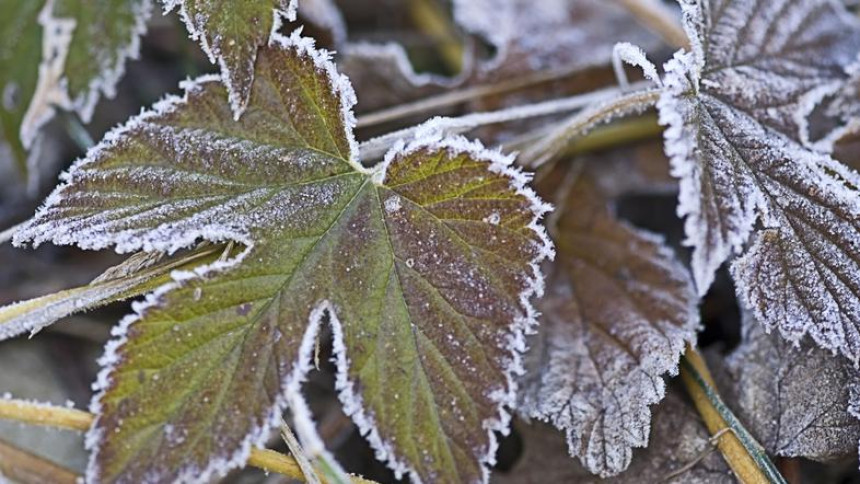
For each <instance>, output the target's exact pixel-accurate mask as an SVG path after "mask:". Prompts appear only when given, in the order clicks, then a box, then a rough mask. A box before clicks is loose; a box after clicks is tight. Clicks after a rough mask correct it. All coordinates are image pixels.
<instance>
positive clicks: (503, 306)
mask: <svg viewBox="0 0 860 484" xmlns="http://www.w3.org/2000/svg"><path fill="white" fill-rule="evenodd" d="M326 56H327V54H325V53H320V52H317V51H314V50H313V48H312V44H311V43H310V42H309V41H308V40H307V39H301V38H299V37H298V36H297V35H294V36H293V37H291V38H290V39H285V38H281V37H276V38H275V39H273V43H272V44H271V45H270V46H269V47H267V48H264V49H262V50H261V51H260V53H259V55H258V57H257V61H256V70H255V77H256V79H255V82H254V85H253V88H252V89H251V93H250V101H249V103H248V108H247V110H246V112H245V113H244V115H243V116H242V118H241V120H240V121H234V118H233V111H232V110H231V107H230V105H229V104H228V103H227V102H226V95H227V93H226V92H225V89H224V88H223V86H222V85H221V83H220V82H218V81H217V80H216V79H214V78H203V79H201V80H198V81H196V82H193V83H190V84H188V85H187V86H186V89H187V90H186V97H185V98H184V99H181V100H180V99H168V100H166V101H163V102H162V103H160V104H159V105H157V106H156V107H155V109H154V110H153V111H149V112H146V113H144V114H142V115H141V116H139V117H137V118H135V119H133V120H132V121H130V122H129V123H128V124H127V125H125V126H124V127H122V128H120V129H118V130H117V131H115V132H114V133H112V134H110V135H108V137H107V138H106V139H107V140H106V141H105V142H103V143H102V144H101V145H100V146H99V147H97V148H96V149H94V150H93V151H91V152H90V154H89V155H88V157H87V158H86V159H84V160H82V161H81V162H79V163H78V164H77V165H76V166H75V167H74V168H73V169H72V171H71V172H70V174H69V175H68V181H67V183H66V184H65V185H63V186H62V187H60V188H59V189H58V190H57V192H55V194H54V195H52V196H51V198H50V199H49V203H48V204H47V205H46V207H45V208H44V209H42V210H41V211H40V212H39V213H38V214H37V217H36V218H35V220H34V221H33V222H32V223H31V224H30V225H29V226H27V227H25V228H24V229H23V230H22V231H21V232H19V233H18V234H17V241H18V242H19V243H20V242H22V241H24V240H28V239H29V240H33V241H35V242H36V243H39V242H42V241H45V240H51V241H53V242H55V243H59V244H77V245H80V246H82V247H85V248H91V249H96V248H103V247H107V246H110V245H113V246H116V248H117V250H119V251H121V252H128V251H134V250H139V249H143V250H160V251H164V252H172V251H174V250H176V249H179V248H181V247H185V246H188V245H190V244H192V243H193V242H194V241H195V240H198V239H207V240H211V241H222V240H235V241H238V242H242V243H243V244H244V245H246V246H247V247H248V250H247V251H246V252H245V253H244V254H242V255H240V256H239V257H238V258H237V259H234V260H232V261H228V262H216V263H215V264H212V265H210V266H207V267H204V268H202V269H197V270H196V271H195V272H194V273H193V274H191V273H188V274H185V275H182V276H180V277H179V279H178V280H177V281H176V282H175V283H172V284H169V285H167V286H164V287H162V288H161V289H159V290H158V291H156V293H155V294H154V295H152V296H150V297H149V298H148V299H147V301H146V302H145V303H143V304H139V305H137V306H136V314H135V315H133V316H130V317H128V318H126V319H125V320H124V321H123V322H122V323H121V325H120V328H119V330H118V331H117V335H118V337H117V339H116V340H115V341H113V342H112V343H111V344H110V345H109V348H108V351H107V353H106V355H105V357H104V359H103V364H104V365H105V371H104V372H103V374H102V375H101V377H100V383H101V385H102V387H103V391H102V393H101V394H100V395H99V396H97V398H96V400H95V401H94V405H95V407H96V410H98V412H97V413H98V415H99V417H98V419H97V421H96V424H95V427H94V430H93V431H92V432H91V435H90V443H91V446H92V447H93V448H94V452H93V457H92V460H91V465H90V468H89V475H90V477H97V478H98V479H99V480H102V481H106V482H114V481H117V482H139V481H170V480H174V479H177V478H179V479H181V478H187V477H191V476H193V477H194V478H195V479H197V478H201V477H200V476H204V477H203V478H205V476H209V475H211V474H212V473H213V472H217V473H223V472H225V471H226V470H229V469H231V468H233V467H236V466H239V465H241V464H242V463H243V461H244V459H245V458H246V457H247V452H248V446H249V444H259V443H260V442H261V441H262V440H263V439H264V438H265V437H266V436H267V430H268V428H269V427H270V425H271V424H272V423H273V422H274V421H276V419H277V418H279V417H280V412H281V411H282V410H283V408H284V406H285V403H284V398H285V393H287V392H298V391H299V384H300V382H301V381H302V379H303V377H304V373H305V372H306V371H307V370H308V369H309V363H310V362H309V360H310V356H311V355H310V352H311V350H312V348H313V342H314V340H315V336H316V333H317V331H318V327H319V324H320V323H321V321H322V320H323V317H324V315H325V314H328V315H329V316H330V318H329V319H330V320H331V324H332V325H333V329H334V333H335V349H336V354H337V358H338V364H339V372H340V373H339V378H338V388H339V390H340V392H341V399H342V401H343V402H344V404H345V407H346V411H347V413H349V414H351V415H352V416H353V418H354V419H355V421H356V422H357V424H358V425H359V428H360V429H361V430H362V431H363V432H364V433H366V434H368V438H369V439H370V441H371V444H372V445H374V446H375V447H376V449H377V452H378V455H380V456H383V457H385V459H386V460H387V461H388V463H389V464H390V465H391V466H392V467H393V468H394V469H395V471H396V472H397V473H398V474H399V473H402V472H406V471H408V472H410V473H412V474H413V476H415V477H417V478H420V479H422V480H423V481H425V482H434V481H445V482H478V481H482V480H484V479H485V475H486V472H487V471H486V469H485V465H486V462H488V461H489V460H490V459H491V458H492V456H491V455H490V452H491V450H492V449H493V448H494V442H493V438H494V437H493V436H492V431H493V430H504V429H505V428H506V426H507V417H506V415H505V414H504V412H503V411H502V410H501V407H500V405H501V404H502V403H508V404H510V403H512V399H513V384H512V383H511V375H512V372H513V371H515V369H516V367H517V366H518V361H517V360H518V357H517V348H518V347H519V346H521V344H522V341H521V339H522V337H523V336H522V335H523V332H524V331H525V329H526V328H527V326H528V325H529V324H531V321H532V310H531V308H530V306H529V305H528V302H527V301H528V297H529V296H530V295H531V294H532V293H534V292H535V291H536V290H537V288H538V280H539V279H538V277H539V272H538V270H537V264H538V263H539V261H540V260H541V259H543V258H544V257H546V256H547V255H549V254H550V253H551V251H550V249H549V248H548V246H547V242H545V240H544V238H543V236H542V232H540V230H539V229H537V228H536V227H537V226H536V220H537V217H538V216H539V215H540V213H542V211H543V210H545V209H544V208H542V207H541V206H540V205H539V204H538V202H537V200H536V198H535V197H534V196H533V195H532V194H531V192H529V191H528V190H527V189H525V188H522V183H524V181H525V180H524V176H523V175H522V174H520V173H519V172H516V171H515V170H513V169H512V168H510V167H508V166H506V165H504V164H502V163H501V161H502V160H500V155H498V154H491V153H489V152H486V151H482V150H480V149H479V147H478V146H476V145H473V144H470V143H468V142H466V141H465V140H461V139H457V140H447V141H446V140H439V139H426V140H417V141H414V142H411V143H409V144H407V145H406V146H405V147H401V148H400V150H399V151H397V152H394V153H391V154H390V155H389V158H388V159H389V161H390V164H388V165H387V166H386V167H382V168H380V167H377V168H376V169H375V170H374V171H373V172H370V171H368V170H366V169H363V168H361V166H360V165H359V164H358V163H357V162H356V161H354V160H355V158H354V156H355V148H354V142H353V141H352V134H351V123H352V118H351V114H349V109H351V107H352V103H353V102H354V101H353V97H352V91H351V88H350V87H349V85H348V83H347V81H346V80H345V79H344V78H342V77H340V76H339V75H337V74H336V73H335V72H334V70H333V67H332V66H331V64H330V62H329V61H328V60H327V57H326ZM382 169H384V170H385V172H384V173H382V172H381V171H380V170H382ZM381 175H384V176H381ZM380 176H381V178H382V179H381V180H380Z"/></svg>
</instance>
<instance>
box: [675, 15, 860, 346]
mask: <svg viewBox="0 0 860 484" xmlns="http://www.w3.org/2000/svg"><path fill="white" fill-rule="evenodd" d="M682 7H683V8H684V14H685V28H686V30H687V33H688V35H689V36H690V38H691V39H692V45H693V52H692V53H678V54H676V55H675V58H674V59H672V60H671V61H669V62H668V63H667V65H666V76H665V79H664V85H665V91H664V94H663V95H662V97H661V99H660V102H659V103H658V108H659V110H660V119H661V123H662V124H664V125H666V126H667V129H666V131H665V138H666V153H667V154H668V155H669V156H670V157H671V162H672V171H673V175H674V176H676V177H678V178H679V179H680V201H679V206H678V212H679V214H681V215H683V216H685V217H686V218H687V220H686V226H685V229H686V234H687V243H688V244H689V245H691V246H693V258H692V265H693V275H694V279H695V281H696V285H697V288H698V291H699V293H700V294H703V293H704V292H706V291H707V289H708V287H709V286H710V284H711V282H712V281H713V276H714V272H715V271H716V269H717V268H718V267H719V266H720V265H721V264H722V263H723V262H724V261H725V260H726V259H727V258H728V257H729V256H730V255H731V254H732V253H736V252H740V251H741V250H742V249H743V247H744V244H745V243H746V242H747V240H748V239H749V238H750V236H751V234H752V233H753V231H754V229H755V234H754V236H753V237H752V239H753V243H752V246H751V247H749V248H748V249H747V250H746V253H745V255H744V256H743V257H742V258H740V259H738V260H737V261H736V262H735V263H734V265H733V267H732V273H733V275H734V278H735V280H736V283H737V287H738V292H739V294H740V296H741V298H742V299H743V301H744V302H745V304H746V305H748V306H749V307H751V308H752V309H753V310H754V311H755V314H756V317H757V319H758V320H759V321H761V322H762V323H763V324H765V325H766V326H767V327H768V328H773V327H778V328H779V329H780V331H781V332H782V334H783V335H785V336H786V337H788V338H789V339H791V340H798V339H799V338H801V337H802V336H803V335H804V334H807V333H808V334H810V335H812V337H813V338H814V339H815V340H816V341H817V342H818V343H819V344H821V345H823V346H825V347H827V348H830V349H834V350H839V351H841V352H842V353H844V354H845V355H846V356H848V357H849V358H851V359H852V360H854V361H857V360H858V359H860V275H858V274H860V237H858V235H860V217H858V215H860V197H858V194H857V191H856V189H855V187H858V186H860V177H858V176H857V174H856V173H855V172H853V171H851V170H849V169H847V168H846V167H844V166H842V165H841V164H839V163H838V162H836V161H834V160H832V159H831V158H830V157H828V156H826V155H823V154H818V153H815V152H812V151H810V150H808V149H807V148H806V147H804V145H803V144H802V142H801V140H800V138H801V137H800V134H799V133H800V132H801V131H802V125H803V123H804V122H805V117H806V115H807V114H808V113H809V111H810V110H811V109H812V106H813V105H814V103H815V102H816V101H818V100H819V99H820V98H821V97H822V96H823V95H825V94H827V93H830V92H833V90H834V89H837V88H838V87H839V85H840V83H841V82H842V81H843V80H844V79H845V77H846V74H845V71H844V69H845V67H847V65H848V64H850V63H851V62H852V60H853V59H854V56H856V54H857V52H858V51H860V36H858V28H857V22H856V20H855V19H853V18H851V17H850V16H849V15H848V13H847V12H846V11H845V10H844V8H843V7H842V6H841V5H839V4H837V3H836V2H831V1H826V0H811V1H805V2H795V1H789V0H783V1H764V0H761V1H756V0H732V1H723V2H717V1H702V2H698V3H694V2H692V1H689V2H687V1H685V2H682ZM756 221H758V222H759V224H760V228H756Z"/></svg>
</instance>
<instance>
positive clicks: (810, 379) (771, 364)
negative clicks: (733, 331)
mask: <svg viewBox="0 0 860 484" xmlns="http://www.w3.org/2000/svg"><path fill="white" fill-rule="evenodd" d="M726 370H727V376H728V380H729V381H728V382H727V383H728V384H729V386H730V388H722V389H721V390H723V391H724V392H725V396H726V398H727V401H728V402H729V405H730V406H731V407H732V409H733V410H734V411H735V412H736V413H737V415H738V418H740V419H741V421H743V422H744V424H745V425H746V426H747V428H749V430H750V432H752V433H753V435H755V437H756V438H757V440H758V441H759V442H761V444H762V445H763V446H764V447H765V449H766V450H767V451H768V453H771V454H774V455H779V456H783V457H805V458H808V459H815V460H819V461H828V460H833V459H838V458H841V457H846V456H850V455H853V454H856V452H857V442H858V440H860V421H858V420H857V419H855V418H854V417H853V416H852V415H851V414H849V412H848V404H849V401H850V399H851V396H852V395H856V394H858V393H860V373H858V371H857V369H855V368H854V367H853V365H851V363H850V362H849V361H847V360H845V359H843V358H834V357H833V355H831V354H830V353H829V352H827V351H826V350H823V349H821V348H818V347H816V346H815V345H813V344H811V342H808V341H807V342H804V343H803V344H801V345H800V346H799V347H796V346H794V345H792V344H791V343H790V342H787V341H785V340H784V339H782V338H780V337H779V336H778V335H776V334H767V333H765V331H764V328H763V327H762V326H761V325H760V324H758V323H756V322H755V321H754V319H753V318H752V315H751V314H748V313H747V314H745V315H744V321H743V341H742V344H741V346H740V347H739V348H738V349H737V350H735V351H734V352H733V353H732V354H731V355H730V356H729V358H728V359H727V360H726Z"/></svg>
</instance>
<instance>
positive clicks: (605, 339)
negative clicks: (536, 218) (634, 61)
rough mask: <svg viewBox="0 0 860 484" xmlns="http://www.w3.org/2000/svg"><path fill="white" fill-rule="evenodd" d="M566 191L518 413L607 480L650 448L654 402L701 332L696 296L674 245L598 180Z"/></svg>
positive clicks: (588, 180) (583, 179)
mask: <svg viewBox="0 0 860 484" xmlns="http://www.w3.org/2000/svg"><path fill="white" fill-rule="evenodd" d="M563 190H564V191H567V194H566V195H564V196H563V198H561V199H560V200H559V204H560V208H559V209H558V210H559V211H561V215H560V218H559V220H558V225H557V229H556V230H557V236H556V245H557V246H558V251H559V253H558V258H557V260H556V262H555V263H554V264H553V266H552V270H551V271H549V275H548V282H547V287H548V289H547V294H546V295H545V296H544V298H543V299H542V301H541V303H540V304H539V307H538V309H539V310H540V311H541V313H542V314H543V321H542V323H543V324H542V326H541V329H540V332H539V334H538V335H537V336H535V337H533V338H531V340H530V343H531V347H532V348H531V350H530V351H529V353H528V356H527V359H526V362H527V364H526V367H527V374H526V376H525V377H524V378H523V381H522V386H523V389H522V392H521V395H520V404H519V409H520V411H521V412H522V413H524V414H525V415H527V416H529V417H535V418H539V419H542V420H547V421H550V422H552V423H553V424H554V425H555V426H556V427H558V428H560V429H562V430H564V431H565V432H566V434H567V438H568V444H569V446H570V452H571V454H573V455H575V456H577V457H579V459H580V460H581V461H582V463H583V465H584V466H585V467H586V468H587V469H588V470H590V471H591V472H593V473H596V474H599V475H601V476H603V477H606V476H610V475H614V474H617V473H619V472H621V471H623V470H624V469H626V468H627V466H628V465H629V464H630V459H631V456H632V447H644V446H645V445H647V443H648V433H649V430H650V428H651V426H650V421H651V412H650V410H649V406H650V405H652V404H654V403H657V402H658V401H660V399H662V398H663V394H664V382H663V375H664V374H666V373H671V374H674V373H675V372H676V371H677V366H678V359H679V358H680V355H681V353H682V352H683V349H684V344H685V343H686V342H688V341H692V340H694V338H695V330H696V327H697V324H698V311H697V308H696V302H697V298H696V295H695V291H694V290H693V284H692V281H691V280H690V277H689V274H688V273H687V271H686V269H685V268H684V267H683V266H682V265H681V263H680V262H678V261H677V260H676V259H675V257H674V255H673V254H672V251H671V250H670V249H668V248H667V247H666V246H665V245H664V244H663V242H662V240H660V239H659V238H657V237H655V236H653V235H651V234H649V233H645V232H643V231H639V230H636V229H633V228H632V227H630V226H628V225H626V224H624V223H622V222H620V221H618V220H617V219H615V218H614V217H613V216H612V215H611V214H610V213H609V210H608V208H607V200H606V199H605V198H603V197H602V196H601V194H600V193H599V192H598V191H597V189H596V187H595V185H594V183H593V181H592V180H591V178H590V176H588V175H587V174H585V175H580V177H579V178H578V179H577V180H576V182H575V183H574V184H573V186H570V187H567V189H566V190H565V189H563ZM557 213H558V212H557Z"/></svg>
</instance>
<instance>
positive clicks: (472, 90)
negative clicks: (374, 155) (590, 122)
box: [356, 68, 582, 128]
mask: <svg viewBox="0 0 860 484" xmlns="http://www.w3.org/2000/svg"><path fill="white" fill-rule="evenodd" d="M581 71H582V69H581V68H568V69H562V70H550V71H538V72H532V73H529V74H527V75H524V76H523V77H519V78H514V79H509V80H506V81H502V82H499V83H495V84H482V85H478V86H472V87H467V88H464V89H459V90H456V91H447V92H444V93H441V94H438V95H435V96H430V97H426V98H424V99H419V100H417V101H414V102H411V103H404V104H399V105H397V106H393V107H391V108H386V109H382V110H379V111H376V112H373V113H368V114H364V115H361V116H359V118H358V122H357V123H356V127H357V128H366V127H368V126H375V125H378V124H382V123H388V122H391V121H396V120H398V119H402V118H406V117H410V116H416V115H419V114H422V113H427V112H432V111H435V110H439V109H442V108H445V107H450V106H454V105H457V104H460V103H464V102H467V101H472V100H475V99H479V98H482V97H486V96H493V95H497V94H504V93H507V92H511V91H516V90H518V89H523V88H526V87H529V86H533V85H535V84H541V83H544V82H550V81H557V80H559V79H564V78H566V77H569V76H571V75H573V74H575V73H578V72H581Z"/></svg>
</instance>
